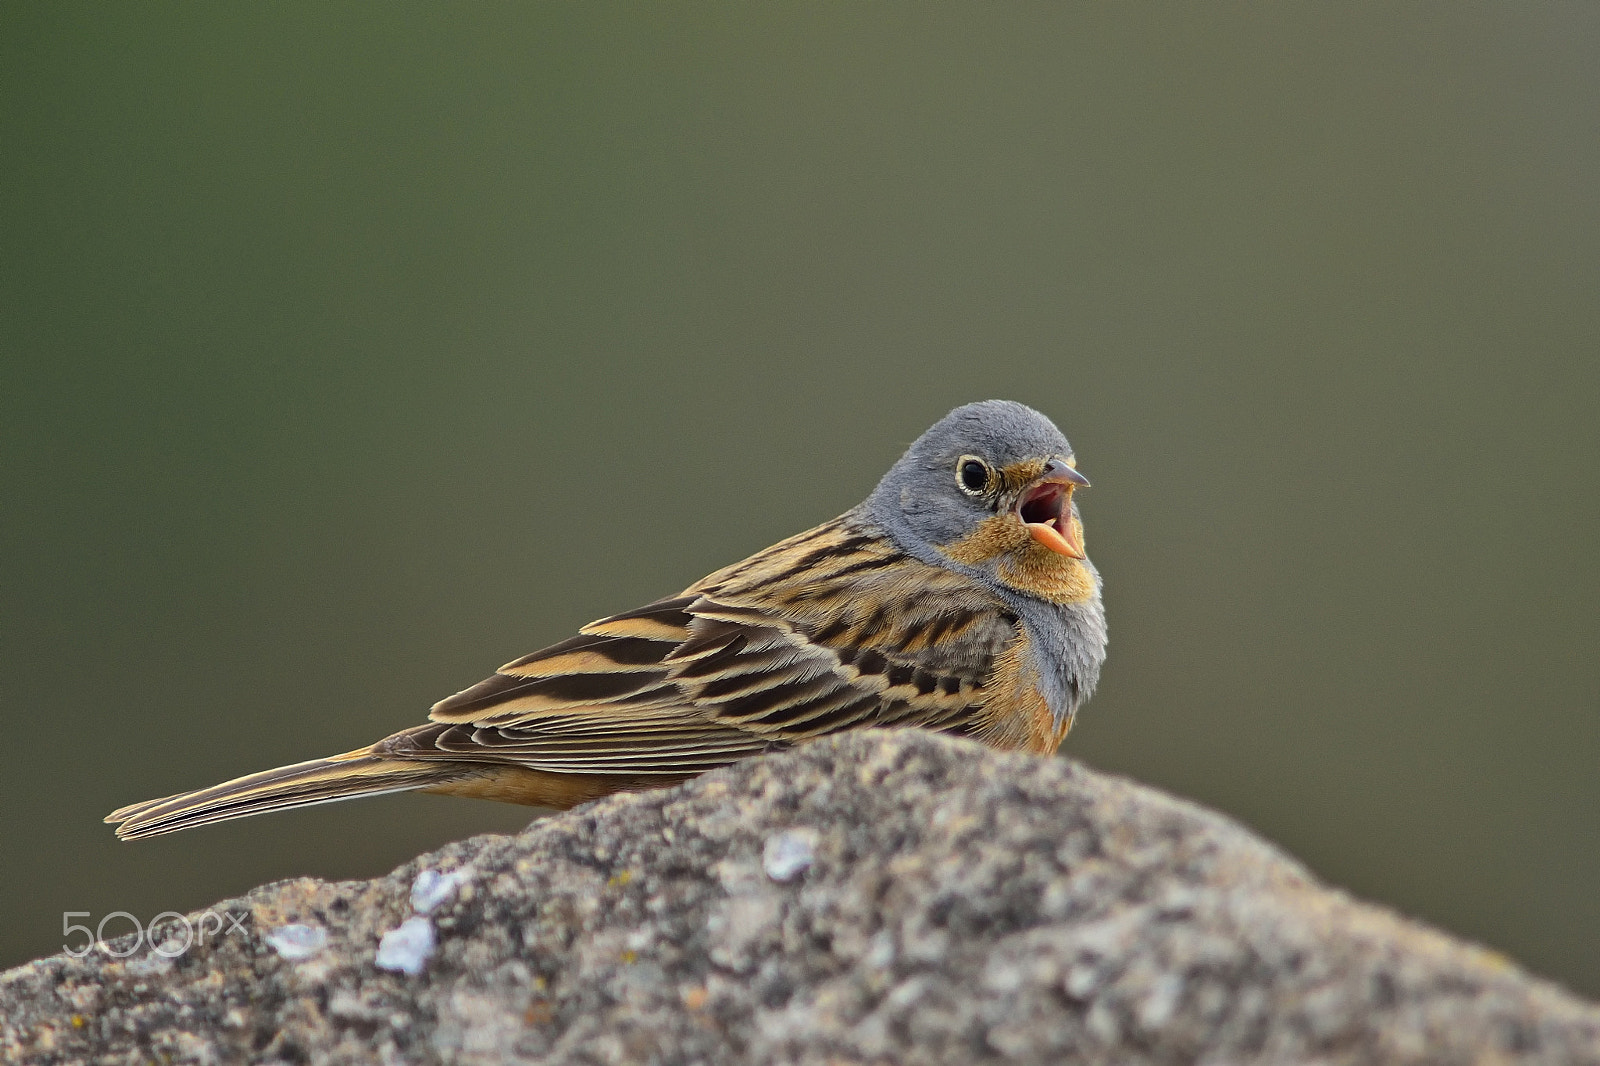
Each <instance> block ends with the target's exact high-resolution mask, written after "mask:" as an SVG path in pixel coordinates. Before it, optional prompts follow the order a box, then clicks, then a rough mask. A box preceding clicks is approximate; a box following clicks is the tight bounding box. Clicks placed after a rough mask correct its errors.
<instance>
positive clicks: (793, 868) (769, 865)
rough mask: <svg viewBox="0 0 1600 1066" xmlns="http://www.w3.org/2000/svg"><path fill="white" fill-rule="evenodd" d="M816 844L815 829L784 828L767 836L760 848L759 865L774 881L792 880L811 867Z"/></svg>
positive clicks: (814, 857) (814, 856)
mask: <svg viewBox="0 0 1600 1066" xmlns="http://www.w3.org/2000/svg"><path fill="white" fill-rule="evenodd" d="M816 845H817V833H816V830H814V829H786V830H784V831H783V832H781V833H777V834H775V835H773V836H770V837H768V838H767V842H766V844H764V845H763V846H762V848H761V867H762V869H764V870H766V872H767V876H768V877H770V878H772V879H773V880H774V881H793V880H794V879H795V878H796V877H799V876H800V875H801V874H803V873H805V872H806V871H807V870H809V869H811V864H812V862H813V861H815V859H816V855H815V849H816Z"/></svg>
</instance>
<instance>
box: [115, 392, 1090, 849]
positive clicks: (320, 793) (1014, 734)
mask: <svg viewBox="0 0 1600 1066" xmlns="http://www.w3.org/2000/svg"><path fill="white" fill-rule="evenodd" d="M1087 485H1088V481H1087V480H1086V479H1085V478H1084V477H1083V476H1082V475H1081V474H1079V473H1078V472H1077V470H1076V467H1075V464H1074V462H1073V459H1072V452H1071V449H1070V448H1069V446H1068V445H1067V441H1066V438H1064V437H1063V436H1062V435H1061V433H1060V431H1059V430H1057V429H1056V427H1055V426H1054V425H1053V424H1052V423H1051V422H1050V421H1049V420H1048V419H1046V418H1045V417H1044V416H1043V415H1040V414H1039V413H1038V412H1036V411H1033V410H1031V409H1029V408H1027V407H1023V406H1022V405H1021V404H1015V403H1008V402H1004V401H998V400H990V401H985V402H983V403H976V404H968V405H967V406H965V407H959V408H957V409H956V410H954V411H952V412H951V413H950V414H949V415H947V416H946V417H945V418H943V419H941V420H940V421H939V422H938V423H936V424H935V425H934V426H933V428H931V429H929V430H928V431H927V432H926V433H924V434H923V435H922V436H921V437H920V438H918V440H917V441H916V442H915V443H914V444H912V446H911V448H910V449H909V450H908V451H907V452H906V454H905V455H904V456H903V457H902V458H901V459H900V460H899V462H897V463H896V464H895V465H894V466H893V467H892V468H891V469H890V470H889V472H888V474H886V475H885V476H884V478H883V480H882V481H881V482H880V483H879V484H878V487H877V488H876V489H875V490H874V491H873V493H872V495H870V496H868V497H867V499H866V500H865V501H863V502H862V503H861V504H860V505H858V506H856V507H854V508H852V509H851V510H849V511H847V512H846V513H845V514H843V515H841V516H840V517H838V518H836V519H834V520H833V521H831V522H826V523H824V524H822V525H820V526H817V527H816V528H815V529H811V530H809V531H807V532H805V533H801V534H799V535H798V536H794V537H790V538H789V539H787V540H784V541H781V542H779V543H778V544H775V545H773V546H772V547H770V548H767V549H765V550H764V551H760V552H757V553H756V554H755V555H752V556H751V557H750V558H748V559H745V560H744V561H742V562H739V563H736V564H734V565H733V566H729V567H726V568H724V569H722V570H719V571H717V572H716V573H714V574H712V575H711V576H709V577H707V578H705V579H703V580H701V581H699V582H696V583H695V584H693V585H691V586H689V588H687V589H685V590H684V592H683V593H682V594H680V595H678V596H673V597H670V598H668V599H664V600H658V601H656V602H654V603H651V604H647V605H646V606H644V607H640V608H638V609H636V610H633V611H627V612H624V613H622V614H618V615H612V616H611V617H609V618H603V619H601V620H599V621H597V622H592V623H590V624H589V625H587V626H584V627H583V628H582V629H581V630H579V632H578V634H577V635H576V636H574V637H572V638H570V639H568V640H564V641H562V642H561V643H559V644H555V645H552V646H551V647H548V648H545V649H544V650H542V651H538V652H535V653H534V654H532V655H529V656H526V657H525V658H522V659H518V660H516V661H515V662H512V663H508V664H506V665H505V666H502V667H501V668H500V670H499V671H498V672H497V673H495V674H494V675H493V676H491V677H489V678H488V679H486V680H484V681H481V682H479V683H478V684H476V685H474V686H472V687H471V688H469V689H467V690H465V691H464V692H460V693H457V694H456V695H454V696H451V697H450V698H449V699H446V700H442V701H440V702H439V703H436V704H435V705H434V706H433V710H432V713H431V714H430V715H429V721H428V722H427V723H425V724H423V725H419V726H415V727H413V728H411V729H406V730H402V731H401V732H399V733H395V734H393V735H392V736H389V737H386V738H385V739H383V740H380V741H378V742H377V743H376V744H373V745H371V746H370V747H366V748H361V749H358V750H356V751H351V752H346V753H345V754H343V755H335V756H332V757H330V758H326V759H317V760H313V761H311V762H304V763H296V764H294V765H292V766H284V767H279V768H278V769H275V770H267V771H265V772H263V773H258V774H251V775H249V776H247V777H241V778H238V779H236V780H233V781H228V782H225V783H223V784H220V785H215V786H212V787H211V788H206V789H201V790H199V791H197V792H190V793H184V794H182V795H178V796H172V797H169V798H167V799H159V800H151V801H148V802H145V803H138V804H134V805H132V806H130V807H124V808H122V809H121V810H119V811H116V812H114V813H113V814H111V815H110V816H109V817H108V818H107V819H106V820H107V821H108V822H114V823H119V824H118V829H117V835H118V836H120V837H122V838H124V839H135V838H139V837H147V836H155V835H157V834H160V833H169V832H173V831H175V830H178V829H186V828H189V827H191V826H197V825H205V824H208V823H210V822H217V821H222V820H225V819H229V818H239V817H243V816H245V815H251V814H259V813H262V812H265V811H272V810H281V809H285V808H290V807H299V806H305V805H308V804H313V803H325V802H328V801H331V800H338V799H351V798H355V797H358V796H368V795H378V794H382V793H385V792H401V791H422V792H437V793H442V794H445V795H455V796H472V797H476V798H480V799H495V800H503V801H506V802H510V803H524V804H530V805H533V806H539V807H554V808H567V807H571V806H574V805H576V804H579V803H584V802H587V801H589V800H592V799H596V798H598V797H600V796H604V795H607V794H608V793H611V792H616V791H619V790H624V789H640V788H653V787H659V786H663V785H670V784H674V783H676V782H678V781H682V780H684V779H685V778H687V777H690V776H693V775H694V774H697V773H700V772H702V771H704V770H708V769H710V768H712V767H715V766H722V765H725V764H727V763H729V762H732V761H734V760H736V759H741V758H744V757H745V756H748V755H755V754H758V753H760V752H764V751H771V750H775V749H780V748H785V747H789V746H792V745H794V744H798V743H802V742H804V741H806V740H810V739H812V738H815V737H818V736H823V735H826V734H829V733H834V732H838V731H840V730H844V729H855V728H861V727H867V726H901V725H903V726H916V727H920V728H924V729H933V730H939V731H942V732H948V733H956V734H962V735H967V736H971V737H974V738H976V739H978V740H981V741H983V742H984V743H987V744H990V745H992V746H994V747H997V748H1005V749H1018V750H1025V751H1032V752H1038V753H1041V754H1049V753H1051V752H1054V751H1055V750H1056V748H1057V747H1058V746H1059V745H1060V743H1061V741H1062V739H1063V738H1064V737H1065V736H1066V734H1067V731H1068V729H1070V728H1071V726H1072V721H1073V717H1074V715H1075V714H1076V712H1077V709H1078V706H1079V705H1080V704H1081V703H1082V702H1083V701H1084V700H1086V699H1087V698H1088V697H1089V694H1090V693H1091V692H1092V691H1093V689H1094V684H1095V681H1096V679H1097V677H1098V675H1099V670H1100V664H1101V661H1102V660H1103V659H1104V655H1105V619H1104V614H1103V611H1102V608H1101V602H1100V579H1099V575H1098V574H1097V573H1096V571H1095V569H1094V567H1093V566H1092V565H1091V564H1090V563H1089V561H1088V559H1087V557H1086V555H1085V552H1084V547H1083V544H1084V541H1083V526H1082V524H1081V521H1080V519H1079V518H1078V515H1077V509H1076V506H1075V504H1074V503H1073V492H1074V490H1075V489H1077V488H1082V487H1085V486H1087Z"/></svg>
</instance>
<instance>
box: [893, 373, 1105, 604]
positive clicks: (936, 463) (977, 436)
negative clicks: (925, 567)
mask: <svg viewBox="0 0 1600 1066" xmlns="http://www.w3.org/2000/svg"><path fill="white" fill-rule="evenodd" d="M967 460H973V461H976V463H977V464H979V466H973V465H968V466H966V468H965V470H966V474H967V475H968V478H967V479H964V478H963V462H964V461H967ZM1071 461H1072V446H1071V445H1070V444H1068V443H1067V438H1066V437H1065V436H1063V435H1062V433H1061V431H1060V430H1059V429H1057V428H1056V425H1055V423H1054V422H1051V421H1050V420H1049V419H1048V418H1046V417H1045V416H1044V415H1042V414H1040V413H1039V412H1038V411H1035V410H1034V409H1033V408H1031V407H1027V406H1025V405H1023V404H1020V403H1016V402H1013V401H1011V400H983V401H981V402H979V403H969V404H966V405H965V406H962V407H957V408H956V409H955V410H954V411H951V412H950V413H949V414H947V415H945V416H944V417H943V418H941V419H939V421H937V422H935V423H934V424H933V425H932V426H931V427H930V428H929V429H928V431H927V432H925V433H924V434H922V436H920V437H918V438H917V439H916V441H915V442H913V443H912V445H911V447H909V448H907V449H906V453H905V454H904V455H902V456H901V457H900V459H899V461H897V462H896V463H895V464H894V465H893V466H892V467H890V468H889V472H888V473H887V474H885V475H884V476H883V480H881V481H879V482H878V487H877V488H875V489H873V491H872V494H871V495H870V496H868V497H867V499H866V501H865V502H864V503H863V504H862V509H863V510H864V511H865V512H866V513H867V514H868V515H869V516H870V517H871V518H872V519H873V520H874V521H876V522H877V523H878V524H879V525H881V526H882V527H883V528H884V530H885V531H886V532H887V533H888V534H889V535H890V536H891V537H892V538H893V539H894V540H895V542H896V543H897V544H899V546H900V547H901V548H902V549H903V550H905V551H908V552H910V553H912V554H913V555H916V556H919V557H921V558H923V559H925V560H927V561H929V562H938V563H940V564H941V565H946V564H947V563H948V561H949V557H948V555H947V554H946V552H947V550H948V549H949V548H950V547H951V546H953V545H956V544H959V543H961V542H963V541H965V540H966V539H967V538H970V537H971V536H972V535H973V534H974V533H976V532H978V530H979V527H980V526H981V525H982V524H983V523H984V522H985V521H986V520H990V519H993V518H995V517H996V516H997V515H1004V514H1006V513H1007V512H1008V511H1014V510H1015V507H1016V505H1017V503H1018V501H1019V500H1020V499H1021V496H1022V494H1023V493H1024V492H1025V491H1026V490H1027V488H1028V483H1029V482H1032V481H1033V480H1034V479H1035V478H1036V477H1039V476H1040V475H1042V474H1044V473H1045V470H1044V467H1045V465H1046V464H1048V463H1051V462H1054V463H1055V464H1056V465H1055V466H1054V467H1052V468H1051V472H1060V473H1061V474H1063V475H1064V476H1065V477H1066V478H1069V479H1070V482H1069V483H1070V484H1071V485H1074V486H1079V487H1081V486H1086V485H1087V484H1088V481H1087V480H1086V479H1084V478H1082V477H1080V476H1077V475H1076V472H1075V471H1074V470H1072V469H1071V467H1070V466H1069V465H1068V464H1070V463H1071ZM980 466H981V468H984V472H985V473H986V475H987V477H988V480H987V481H986V482H985V483H984V484H982V485H979V484H978V483H977V481H976V478H975V477H974V476H973V475H975V474H976V473H977V472H978V471H979V469H980ZM975 489H978V490H979V491H974V490H975ZM1063 502H1064V503H1068V504H1069V505H1070V506H1071V507H1072V513H1073V514H1074V515H1076V513H1077V511H1076V505H1075V504H1071V492H1070V491H1068V492H1067V493H1066V494H1065V499H1064V500H1063ZM1019 528H1020V525H1019ZM930 550H932V551H935V552H937V555H938V558H934V557H932V556H931V555H930ZM976 569H979V570H983V571H986V572H991V573H992V572H993V569H994V567H993V566H981V567H977V568H976Z"/></svg>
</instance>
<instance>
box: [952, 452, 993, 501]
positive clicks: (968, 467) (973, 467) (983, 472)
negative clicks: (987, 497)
mask: <svg viewBox="0 0 1600 1066" xmlns="http://www.w3.org/2000/svg"><path fill="white" fill-rule="evenodd" d="M956 480H957V481H959V482H960V483H961V491H962V492H965V493H968V494H970V495H973V496H978V495H981V494H982V493H983V490H984V489H986V488H988V487H989V464H988V463H986V462H984V461H983V460H982V459H979V458H977V457H976V456H971V455H963V456H962V457H961V462H960V463H959V464H958V465H957V466H956Z"/></svg>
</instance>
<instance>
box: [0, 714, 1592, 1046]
mask: <svg viewBox="0 0 1600 1066" xmlns="http://www.w3.org/2000/svg"><path fill="white" fill-rule="evenodd" d="M213 911H214V912H216V913H217V914H218V915H231V916H233V918H234V919H236V920H237V922H238V926H239V928H236V929H232V930H231V931H229V932H224V933H219V934H218V935H214V936H212V937H210V938H209V939H208V940H207V941H206V942H205V943H204V944H200V943H195V944H193V945H192V946H190V947H189V948H188V949H187V950H179V949H180V948H182V944H183V939H182V930H181V928H179V927H177V926H174V927H173V928H172V931H171V932H170V936H169V939H167V940H165V941H162V940H161V939H160V938H159V937H158V938H157V940H158V943H157V946H158V947H160V948H162V949H163V950H164V951H166V952H167V954H170V955H173V956H174V957H172V958H166V957H163V955H162V954H160V953H157V952H154V951H152V949H151V948H150V947H149V946H148V945H146V946H143V947H141V948H140V949H139V950H138V951H136V952H134V953H133V954H131V955H129V957H127V958H126V959H120V960H119V959H113V958H109V957H108V956H107V955H106V954H105V953H103V952H101V951H98V950H97V951H93V952H90V953H89V955H88V956H86V957H85V958H83V959H73V958H68V957H66V956H56V957H53V958H49V959H43V960H40V961H38V962H34V963H30V964H29V965H27V966H23V967H20V968H18V969H15V970H12V971H10V972H9V973H6V974H4V975H3V976H0V1017H3V1019H4V1021H3V1023H0V1058H3V1059H4V1060H5V1061H7V1062H14V1061H23V1062H37V1063H91V1062H92V1063H129V1064H132V1063H140V1064H143V1063H149V1062H161V1063H188V1062H193V1063H225V1062H243V1061H252V1062H272V1063H277V1062H282V1063H300V1062H316V1063H345V1062H351V1063H354V1062H464V1063H479V1062H482V1063H490V1062H494V1063H499V1062H583V1063H619V1064H620V1063H629V1064H633V1063H685V1064H689V1063H741V1064H742V1063H757V1062H761V1063H765V1062H778V1063H815V1064H818V1066H821V1064H824V1063H829V1064H832V1063H898V1062H915V1063H958V1064H970V1063H980V1062H1041V1063H1042V1062H1051V1063H1057V1062H1063V1061H1074V1062H1076V1061H1082V1062H1106V1063H1124V1064H1127V1063H1147V1062H1148V1063H1178V1062H1183V1063H1189V1062H1217V1063H1223V1062H1227V1063H1243V1062H1272V1063H1282V1062H1317V1063H1341V1062H1350V1063H1355V1062H1361V1063H1372V1062H1383V1063H1389V1062H1396V1063H1397V1062H1429V1063H1434V1062H1440V1063H1443V1062H1462V1063H1484V1062H1495V1063H1510V1062H1540V1063H1548V1062H1593V1063H1600V1008H1597V1007H1596V1006H1595V1005H1593V1004H1589V1003H1585V1002H1583V1001H1580V1000H1578V999H1575V998H1573V997H1572V996H1571V995H1569V994H1567V993H1565V992H1563V991H1562V990H1560V989H1558V988H1556V987H1554V986H1552V985H1550V984H1547V983H1544V982H1541V981H1538V980H1536V979H1533V978H1530V977H1529V976H1528V975H1526V974H1524V973H1522V972H1521V971H1519V970H1518V969H1516V968H1515V967H1514V966H1513V965H1511V964H1510V963H1509V962H1507V961H1506V960H1505V959H1504V958H1502V957H1500V956H1498V955H1495V954H1493V953H1491V952H1488V951H1486V950H1483V949H1481V948H1477V947H1473V946H1471V945H1468V944H1464V943H1461V942H1458V941H1455V940H1452V939H1450V938H1448V937H1446V936H1444V935H1442V934H1440V933H1437V932H1434V931H1433V930H1431V929H1428V928H1426V927H1424V926H1422V925H1419V924H1417V923H1415V922H1411V921H1407V920H1405V919H1402V918H1399V917H1397V916H1395V915H1394V914H1392V913H1390V912H1388V911H1386V910H1383V909H1380V908H1377V907H1373V906H1370V905H1366V904H1362V903H1359V902H1356V901H1353V900H1351V899H1350V898H1349V897H1347V896H1345V895H1344V894H1342V893H1340V892H1337V891H1334V890H1331V889H1328V888H1326V887H1324V886H1322V885H1320V884H1318V883H1317V882H1316V881H1314V880H1313V879H1312V878H1311V877H1310V876H1309V875H1308V874H1307V873H1306V872H1305V870H1304V869H1302V868H1301V867H1300V866H1299V865H1297V864H1296V863H1295V862H1293V861H1292V860H1290V859H1288V858H1286V857H1285V856H1283V855H1282V854H1281V853H1280V852H1278V851H1276V850H1275V849H1274V848H1272V847H1271V846H1269V845H1267V844H1265V843H1263V842H1262V841H1260V840H1258V839H1257V838H1255V837H1253V836H1251V835H1250V834H1249V833H1248V832H1246V831H1245V830H1244V829H1242V828H1240V827H1239V826H1238V825H1236V824H1234V823H1233V822H1230V821H1229V820H1227V819H1226V818H1223V817H1221V816H1219V815H1217V814H1214V813H1211V812H1209V811H1206V810H1203V809H1201V808H1198V807H1195V806H1193V805H1191V804H1188V803H1185V802H1182V801H1180V800H1176V799H1173V798H1171V797H1169V796H1166V795H1163V794H1162V793H1159V792H1156V791H1153V790H1151V789H1148V788H1145V787H1142V786H1139V785H1136V784H1133V783H1131V782H1128V781H1125V780H1121V779H1118V778H1114V777H1109V776H1106V775H1102V774H1097V773H1094V772H1092V771H1089V770H1086V769H1084V768H1083V767H1081V766H1078V765H1075V764H1074V763H1071V762H1068V761H1066V760H1056V759H1051V760H1045V759H1035V758H1031V757H1027V756H1015V755H1010V756H1007V755H997V754H994V753H992V752H989V751H987V750H986V749H984V748H981V747H979V746H977V745H975V744H971V743H967V742H963V741H957V740H950V739H945V738H940V737H935V736H930V735H926V734H920V733H884V732H870V733H860V734H856V735H854V736H848V737H844V738H840V739H836V740H829V741H824V742H819V743H817V744H814V745H812V746H810V747H807V748H805V749H803V750H800V751H795V752H790V753H787V754H782V755H776V756H771V757H766V758H761V759H753V760H749V761H747V762H744V763H742V764H739V765H737V766H733V767H729V768H727V769H725V770H719V771H717V772H715V773H711V774H708V775H706V776H704V777H702V778H700V779H698V780H696V781H691V782H689V783H688V784H686V785H683V786H681V787H678V788H674V789H670V790H666V791H662V792H655V793H648V794H642V795H632V796H618V797H612V798H610V799H607V800H603V801H601V802H599V803H595V804H592V805H590V806H588V807H585V808H581V809H579V810H576V811H572V812H569V813H567V814H564V815H559V816H555V817H550V818H546V819H543V820H540V821H537V822H535V823H534V824H533V825H531V826H530V827H529V828H528V829H527V830H526V831H524V832H523V833H521V834H520V835H518V836H515V837H499V836H485V837H477V838H474V839H472V840H468V841H464V842H461V843H458V844H453V845H451V846H449V847H447V848H444V849H442V850H441V851H438V852H436V853H434V854H431V855H425V856H423V857H421V858H419V859H417V860H416V861H415V862H412V863H409V864H407V865H406V866H404V867H402V868H400V869H399V870H396V871H395V872H394V873H393V874H391V875H390V876H388V877H386V878H382V879H380V880H375V881H368V882H346V883H323V882H318V881H312V880H297V881H284V882H280V883H278V884H274V885H268V886H265V887H263V888H260V889H257V890H255V891H254V892H251V893H250V894H249V895H247V896H245V897H243V898H241V899H236V900H229V901H226V902H224V903H221V904H218V905H217V906H216V907H215V908H213ZM380 945H382V947H381V948H380ZM109 946H110V947H111V948H112V949H113V950H121V949H122V948H123V947H126V945H125V944H124V945H118V944H116V943H113V944H111V945H109ZM380 963H381V964H382V965H381V967H380Z"/></svg>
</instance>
